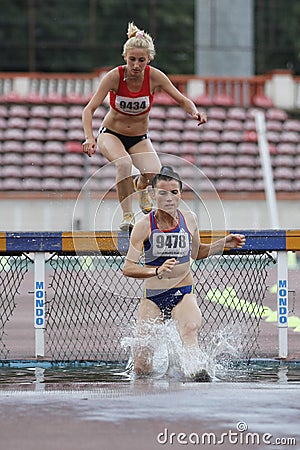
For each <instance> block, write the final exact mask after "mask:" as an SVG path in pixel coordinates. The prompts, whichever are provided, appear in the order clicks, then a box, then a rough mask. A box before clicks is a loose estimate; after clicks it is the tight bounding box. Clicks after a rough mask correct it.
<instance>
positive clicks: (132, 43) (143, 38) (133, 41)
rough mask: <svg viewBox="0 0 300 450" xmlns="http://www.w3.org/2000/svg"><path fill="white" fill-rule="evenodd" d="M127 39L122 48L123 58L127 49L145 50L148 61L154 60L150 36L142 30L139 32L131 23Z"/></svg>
mask: <svg viewBox="0 0 300 450" xmlns="http://www.w3.org/2000/svg"><path fill="white" fill-rule="evenodd" d="M127 37H128V39H127V41H126V42H125V44H124V46H123V56H125V55H126V53H127V51H128V50H129V49H132V48H143V49H145V50H147V52H148V55H149V58H150V60H151V61H152V60H153V59H154V56H155V48H154V44H153V39H152V37H151V36H150V34H148V33H145V31H144V30H140V29H139V28H138V27H137V26H136V25H135V24H134V23H133V22H129V23H128V29H127Z"/></svg>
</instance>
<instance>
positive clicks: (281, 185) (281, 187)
mask: <svg viewBox="0 0 300 450" xmlns="http://www.w3.org/2000/svg"><path fill="white" fill-rule="evenodd" d="M274 186H275V190H276V191H279V192H292V191H294V186H293V183H292V181H291V180H289V179H284V180H282V179H280V180H275V181H274Z"/></svg>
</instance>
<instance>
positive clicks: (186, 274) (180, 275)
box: [145, 262, 194, 289]
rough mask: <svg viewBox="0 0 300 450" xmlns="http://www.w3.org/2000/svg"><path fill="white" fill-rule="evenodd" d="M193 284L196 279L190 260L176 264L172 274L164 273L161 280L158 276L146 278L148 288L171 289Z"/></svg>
mask: <svg viewBox="0 0 300 450" xmlns="http://www.w3.org/2000/svg"><path fill="white" fill-rule="evenodd" d="M149 267H150V266H149ZM191 284H194V281H193V277H192V274H191V270H190V262H186V263H183V264H179V265H177V266H175V267H174V268H173V269H172V272H171V273H170V274H168V273H164V275H163V278H162V279H161V280H160V279H158V278H157V277H151V278H146V279H145V288H146V289H171V288H174V287H180V286H188V285H191Z"/></svg>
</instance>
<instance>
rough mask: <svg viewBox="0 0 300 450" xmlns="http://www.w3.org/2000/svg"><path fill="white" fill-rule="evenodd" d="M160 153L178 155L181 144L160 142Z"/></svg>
mask: <svg viewBox="0 0 300 450" xmlns="http://www.w3.org/2000/svg"><path fill="white" fill-rule="evenodd" d="M160 151H161V152H163V153H171V154H175V155H178V154H181V144H180V143H179V142H178V141H173V142H162V143H161V144H160Z"/></svg>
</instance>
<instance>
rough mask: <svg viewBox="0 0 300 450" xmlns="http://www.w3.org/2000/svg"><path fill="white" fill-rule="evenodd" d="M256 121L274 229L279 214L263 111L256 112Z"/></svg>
mask: <svg viewBox="0 0 300 450" xmlns="http://www.w3.org/2000/svg"><path fill="white" fill-rule="evenodd" d="M255 123H256V130H257V137H258V147H259V152H260V159H261V165H262V169H263V174H264V184H265V194H266V199H267V204H268V210H269V216H270V221H271V226H272V228H273V229H274V228H279V216H278V207H277V200H276V192H275V188H274V181H273V171H272V163H271V157H270V152H269V145H268V141H267V133H266V122H265V116H264V113H263V112H262V111H256V112H255Z"/></svg>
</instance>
